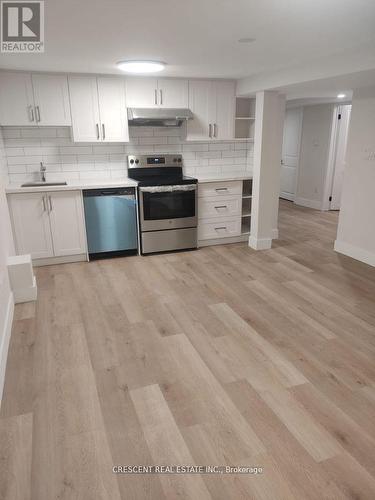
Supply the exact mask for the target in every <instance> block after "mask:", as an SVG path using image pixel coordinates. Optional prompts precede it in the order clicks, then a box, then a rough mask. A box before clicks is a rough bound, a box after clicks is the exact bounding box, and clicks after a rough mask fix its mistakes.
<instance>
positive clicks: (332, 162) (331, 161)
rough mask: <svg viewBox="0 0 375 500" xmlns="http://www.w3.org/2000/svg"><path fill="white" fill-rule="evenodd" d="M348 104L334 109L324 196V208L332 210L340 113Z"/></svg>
mask: <svg viewBox="0 0 375 500" xmlns="http://www.w3.org/2000/svg"><path fill="white" fill-rule="evenodd" d="M348 105H349V104H342V105H337V106H335V108H334V111H333V117H332V132H331V141H330V149H329V158H328V165H327V173H326V178H325V181H324V197H323V203H322V210H331V199H330V198H331V196H332V188H333V180H334V174H335V166H336V158H337V146H338V139H339V132H340V120H339V114H340V113H342V107H343V106H348Z"/></svg>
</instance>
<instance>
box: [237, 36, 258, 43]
mask: <svg viewBox="0 0 375 500" xmlns="http://www.w3.org/2000/svg"><path fill="white" fill-rule="evenodd" d="M255 40H256V39H255V38H251V37H246V38H240V39H239V40H238V41H239V43H253V42H255Z"/></svg>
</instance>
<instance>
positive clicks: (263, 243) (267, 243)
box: [249, 236, 272, 250]
mask: <svg viewBox="0 0 375 500" xmlns="http://www.w3.org/2000/svg"><path fill="white" fill-rule="evenodd" d="M271 246H272V238H255V236H250V238H249V247H251V248H252V249H253V250H269V249H270V248H271Z"/></svg>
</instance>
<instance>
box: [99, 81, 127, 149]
mask: <svg viewBox="0 0 375 500" xmlns="http://www.w3.org/2000/svg"><path fill="white" fill-rule="evenodd" d="M98 96H99V114H100V122H101V130H100V132H101V138H102V141H104V142H128V141H129V130H128V116H127V109H126V102H125V81H124V80H123V79H120V78H110V77H100V78H98Z"/></svg>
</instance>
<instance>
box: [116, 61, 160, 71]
mask: <svg viewBox="0 0 375 500" xmlns="http://www.w3.org/2000/svg"><path fill="white" fill-rule="evenodd" d="M117 67H118V68H119V69H121V70H122V71H126V72H128V73H156V72H157V71H162V70H163V69H164V68H165V63H162V62H159V61H120V62H118V63H117Z"/></svg>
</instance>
